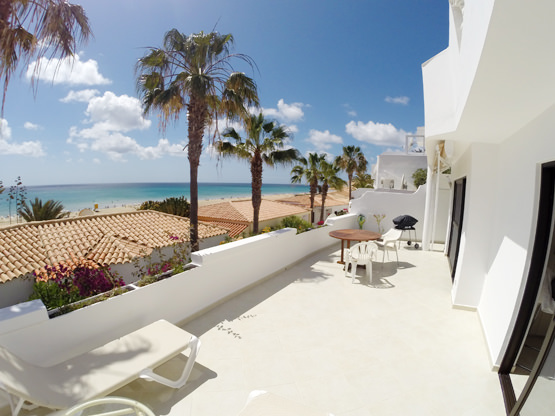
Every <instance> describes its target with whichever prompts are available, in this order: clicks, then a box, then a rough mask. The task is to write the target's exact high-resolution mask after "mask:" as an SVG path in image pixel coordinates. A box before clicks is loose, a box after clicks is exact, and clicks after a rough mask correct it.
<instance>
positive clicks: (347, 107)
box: [343, 104, 357, 117]
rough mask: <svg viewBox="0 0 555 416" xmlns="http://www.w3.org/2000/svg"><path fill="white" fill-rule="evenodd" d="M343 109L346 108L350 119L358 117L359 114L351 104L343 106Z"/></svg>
mask: <svg viewBox="0 0 555 416" xmlns="http://www.w3.org/2000/svg"><path fill="white" fill-rule="evenodd" d="M343 107H344V108H345V111H346V112H347V114H348V115H349V117H356V116H357V112H356V111H355V110H353V109H352V108H351V106H350V105H349V104H343Z"/></svg>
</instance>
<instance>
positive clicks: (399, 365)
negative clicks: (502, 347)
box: [116, 244, 505, 416]
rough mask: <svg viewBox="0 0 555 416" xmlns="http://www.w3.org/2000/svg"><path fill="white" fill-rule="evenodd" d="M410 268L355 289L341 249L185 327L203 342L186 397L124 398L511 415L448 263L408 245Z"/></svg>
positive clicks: (192, 409)
mask: <svg viewBox="0 0 555 416" xmlns="http://www.w3.org/2000/svg"><path fill="white" fill-rule="evenodd" d="M393 257H394V256H393ZM399 257H400V266H399V267H398V268H396V267H395V263H394V262H387V259H386V263H385V265H384V266H383V268H382V266H381V264H380V263H374V266H373V273H374V278H373V280H372V281H371V282H368V281H366V279H365V278H364V277H363V276H364V270H363V269H362V268H359V270H358V275H359V276H361V277H362V279H361V280H360V279H359V280H357V281H356V283H355V284H351V279H350V278H348V277H345V274H344V271H343V270H342V266H341V265H339V264H337V260H338V258H339V251H338V250H336V247H332V248H330V249H329V250H324V251H321V252H318V253H317V254H315V255H313V256H311V257H309V258H306V259H304V260H303V261H302V262H300V263H298V264H296V265H295V266H292V267H290V268H289V269H287V270H285V271H284V272H282V273H280V274H278V275H276V276H274V277H272V278H271V279H269V280H266V281H265V282H263V283H262V284H260V285H257V286H255V287H254V288H252V289H250V290H248V291H246V292H243V293H241V294H240V295H238V296H236V297H234V298H232V299H231V300H229V301H227V302H225V303H224V304H222V305H220V306H218V307H216V308H214V309H212V310H210V311H209V312H208V313H206V314H204V315H202V316H201V317H200V318H197V319H195V320H193V321H191V322H188V323H186V324H184V325H183V328H184V329H186V330H188V331H189V332H192V333H194V334H196V335H197V336H199V337H200V339H201V341H202V346H201V351H200V354H199V357H198V360H197V363H196V364H195V368H194V370H193V374H192V379H191V381H190V383H189V384H188V385H187V386H185V387H184V388H183V389H181V390H179V391H172V390H171V389H168V388H164V387H160V386H157V385H156V384H153V383H147V382H145V381H135V382H133V383H131V384H130V385H128V386H127V387H125V388H123V389H121V390H119V391H118V392H116V394H117V395H125V396H131V397H134V398H136V399H138V400H140V401H142V402H143V403H146V404H147V405H149V406H150V407H152V408H153V409H154V410H155V413H156V414H159V415H172V416H178V415H179V416H189V415H192V416H214V415H237V414H238V412H239V411H240V410H241V408H242V406H243V405H244V403H245V401H246V399H247V396H248V394H249V392H250V391H252V390H268V391H270V392H273V393H275V394H277V395H280V396H283V397H285V398H289V399H292V400H294V401H297V402H300V403H304V404H307V405H309V406H312V407H315V408H317V409H322V410H324V411H327V412H331V413H333V414H334V415H336V416H368V415H378V416H388V415H411V416H412V415H426V416H445V415H461V416H470V415H472V416H482V415H483V416H488V415H492V416H493V415H495V416H499V415H504V414H505V411H504V406H503V399H502V395H501V391H500V387H499V382H498V378H497V374H496V373H495V372H493V371H491V365H490V363H489V360H488V355H487V351H486V346H485V343H484V340H483V336H482V333H481V329H480V324H479V321H478V317H477V315H476V313H475V312H470V311H464V310H458V309H453V308H452V305H451V295H450V291H451V279H450V276H449V270H448V265H447V260H446V258H445V257H444V255H443V253H442V252H439V251H438V252H423V251H421V250H414V249H412V248H408V247H407V246H406V245H405V244H402V246H401V249H400V251H399ZM380 258H381V257H380ZM245 267H248V266H247V265H246V266H245ZM222 279H225V276H222ZM184 301H186V294H184Z"/></svg>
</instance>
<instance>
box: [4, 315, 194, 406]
mask: <svg viewBox="0 0 555 416" xmlns="http://www.w3.org/2000/svg"><path fill="white" fill-rule="evenodd" d="M199 344H200V342H199V340H198V338H197V337H195V336H194V335H191V334H189V333H188V332H186V331H184V330H182V329H181V328H179V327H177V326H175V325H173V324H171V323H169V322H167V321H164V320H160V321H156V322H154V323H152V324H150V325H147V326H145V327H143V328H140V329H138V330H136V331H134V332H131V333H129V334H127V335H125V336H123V337H121V338H118V339H116V340H114V341H111V342H109V343H107V344H105V345H103V346H101V347H99V348H96V349H94V350H92V351H89V352H86V353H84V354H81V355H79V356H77V357H74V358H72V359H69V360H67V361H64V362H62V363H60V364H57V365H54V366H51V367H39V366H36V365H33V364H29V363H28V362H26V361H24V360H22V359H20V358H18V357H17V356H15V355H14V354H12V353H11V352H9V351H8V350H6V349H5V348H3V347H0V388H1V389H3V390H5V391H6V392H7V393H9V394H10V395H11V396H12V397H17V398H18V399H19V400H20V402H19V403H18V404H17V407H21V404H22V402H23V401H28V402H31V403H33V404H35V405H39V406H44V407H48V408H53V409H66V408H69V407H71V406H74V405H76V404H78V403H82V402H85V401H87V400H90V399H94V398H99V397H104V396H106V395H108V394H110V393H111V392H113V391H115V390H117V389H119V388H121V387H123V386H125V385H126V384H128V383H130V382H131V381H133V380H135V379H137V378H139V377H143V378H147V379H151V380H155V381H158V382H160V383H162V384H165V385H169V386H171V387H174V388H178V387H181V386H183V385H184V384H185V383H186V381H187V378H188V376H189V374H190V372H191V369H192V366H193V364H194V361H195V359H196V354H197V352H198V348H199ZM187 349H190V350H191V351H190V354H189V358H188V362H187V364H186V366H185V369H184V371H183V375H182V376H181V377H180V378H179V380H168V379H165V378H164V377H162V376H158V375H157V374H155V373H153V372H152V370H153V369H155V368H156V367H158V366H159V365H161V364H163V363H164V362H166V361H168V360H170V359H171V358H173V357H175V356H177V355H178V354H180V353H182V352H184V351H185V350H187ZM18 412H19V408H18V409H17V411H16V412H14V406H13V404H12V413H14V414H17V413H18Z"/></svg>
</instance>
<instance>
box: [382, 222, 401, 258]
mask: <svg viewBox="0 0 555 416" xmlns="http://www.w3.org/2000/svg"><path fill="white" fill-rule="evenodd" d="M402 234H403V230H398V229H396V228H390V229H389V230H388V231H387V232H386V233H385V234H383V235H382V241H376V244H377V245H378V247H379V248H380V249H381V250H382V251H383V257H382V265H383V263H384V262H385V253H386V251H387V259H388V260H389V250H394V251H395V256H396V257H397V266H398V265H399V253H398V252H397V241H399V239H400V238H401V235H402Z"/></svg>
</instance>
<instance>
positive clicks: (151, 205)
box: [139, 196, 191, 217]
mask: <svg viewBox="0 0 555 416" xmlns="http://www.w3.org/2000/svg"><path fill="white" fill-rule="evenodd" d="M190 208H191V204H189V202H188V201H187V198H185V197H184V196H180V197H170V198H166V199H164V200H163V201H162V202H160V201H145V202H143V203H142V204H141V206H140V207H139V209H141V210H146V209H151V210H154V211H158V212H165V213H166V214H172V215H178V216H180V217H189V212H190Z"/></svg>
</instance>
